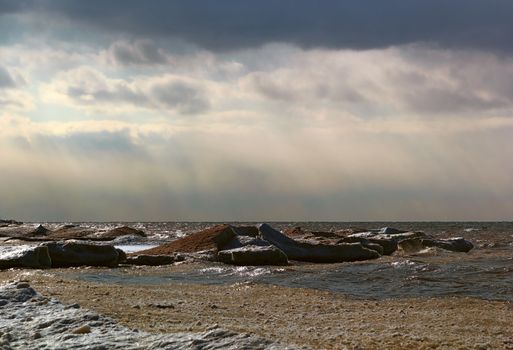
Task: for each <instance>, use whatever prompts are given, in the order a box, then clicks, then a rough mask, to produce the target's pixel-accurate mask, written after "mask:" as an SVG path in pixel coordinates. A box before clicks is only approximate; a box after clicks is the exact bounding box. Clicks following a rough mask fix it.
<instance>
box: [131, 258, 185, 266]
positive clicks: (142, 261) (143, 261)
mask: <svg viewBox="0 0 513 350" xmlns="http://www.w3.org/2000/svg"><path fill="white" fill-rule="evenodd" d="M174 262H175V257H174V256H172V255H137V256H130V257H128V258H127V259H126V264H129V265H148V266H160V265H169V264H172V263H174Z"/></svg>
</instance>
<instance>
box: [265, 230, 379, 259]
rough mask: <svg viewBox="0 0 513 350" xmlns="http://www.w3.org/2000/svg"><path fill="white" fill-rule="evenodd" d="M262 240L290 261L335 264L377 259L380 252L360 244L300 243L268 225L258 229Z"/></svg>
mask: <svg viewBox="0 0 513 350" xmlns="http://www.w3.org/2000/svg"><path fill="white" fill-rule="evenodd" d="M258 229H259V231H260V236H261V238H262V239H264V240H266V241H268V242H269V243H271V244H272V245H274V246H275V247H277V248H279V249H280V250H281V251H283V252H284V253H285V254H286V255H287V257H288V258H289V259H290V260H299V261H309V262H318V263H333V262H343V261H357V260H367V259H375V258H378V257H379V256H380V255H379V253H378V252H376V251H374V250H371V249H367V248H365V247H364V246H362V245H361V244H360V243H345V244H344V243H342V244H313V243H307V242H298V241H296V240H294V239H292V238H290V237H287V236H286V235H284V234H282V233H281V232H279V231H276V230H275V229H273V228H272V227H271V226H269V225H267V224H262V225H260V226H259V227H258Z"/></svg>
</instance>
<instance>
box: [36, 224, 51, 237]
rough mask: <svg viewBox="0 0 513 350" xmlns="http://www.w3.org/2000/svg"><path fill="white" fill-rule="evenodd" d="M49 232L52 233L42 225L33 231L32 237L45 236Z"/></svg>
mask: <svg viewBox="0 0 513 350" xmlns="http://www.w3.org/2000/svg"><path fill="white" fill-rule="evenodd" d="M50 232H52V231H50V230H49V229H47V228H46V227H44V226H43V225H39V226H38V227H36V229H35V230H34V235H35V236H47V235H48V234H49V233H50Z"/></svg>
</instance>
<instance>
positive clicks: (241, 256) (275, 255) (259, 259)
mask: <svg viewBox="0 0 513 350" xmlns="http://www.w3.org/2000/svg"><path fill="white" fill-rule="evenodd" d="M217 256H218V258H219V261H222V262H224V263H226V264H233V265H245V266H246V265H250V266H254V265H288V263H289V261H288V258H287V255H285V253H284V252H282V251H281V250H280V249H278V248H276V247H274V246H269V245H268V246H257V245H247V246H244V247H241V248H235V249H229V250H222V251H220V252H218V253H217Z"/></svg>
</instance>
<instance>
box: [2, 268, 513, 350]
mask: <svg viewBox="0 0 513 350" xmlns="http://www.w3.org/2000/svg"><path fill="white" fill-rule="evenodd" d="M191 268H197V266H194V264H190V265H186V266H183V265H182V266H168V267H165V268H163V267H159V268H151V267H148V268H143V269H133V273H134V274H154V273H156V272H158V273H163V272H166V271H169V272H172V271H176V270H184V269H191ZM75 271H76V272H77V273H81V272H87V273H90V272H94V271H96V270H94V269H77V270H75ZM103 271H105V270H103ZM69 272H70V270H59V269H55V270H45V271H33V270H13V271H0V283H4V282H6V281H9V280H12V281H14V280H16V281H19V280H26V281H28V282H30V284H31V285H32V286H33V287H34V288H35V289H36V290H37V291H39V292H40V293H42V294H43V295H47V296H53V297H55V298H58V299H59V300H61V301H62V302H63V303H70V304H71V303H79V304H80V305H81V306H82V307H84V308H89V309H93V310H95V311H98V312H100V313H102V314H105V315H108V316H111V317H113V318H114V319H116V320H119V322H120V323H121V324H124V325H127V326H129V327H131V328H138V329H141V330H146V331H150V332H175V331H176V332H179V331H191V330H192V331H204V330H206V329H207V328H209V327H211V326H213V325H215V324H217V325H219V326H220V327H222V328H225V329H228V330H233V331H237V332H250V333H255V334H257V335H261V336H264V337H266V338H269V339H273V340H277V341H280V342H282V343H285V344H291V345H298V346H307V347H311V348H314V349H344V348H348V349H513V322H512V320H513V305H512V303H510V302H496V301H486V300H481V299H474V298H424V299H395V300H394V299H392V300H384V301H371V300H355V299H351V298H349V297H346V296H343V295H339V294H334V293H330V292H324V291H317V290H309V289H295V288H285V287H277V286H268V285H258V284H244V283H243V284H236V285H231V286H212V285H187V284H167V285H159V286H144V285H136V286H135V285H115V284H104V283H102V284H99V283H91V282H85V281H79V280H73V279H70V278H68V277H66V274H68V273H69ZM130 273H132V272H130Z"/></svg>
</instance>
